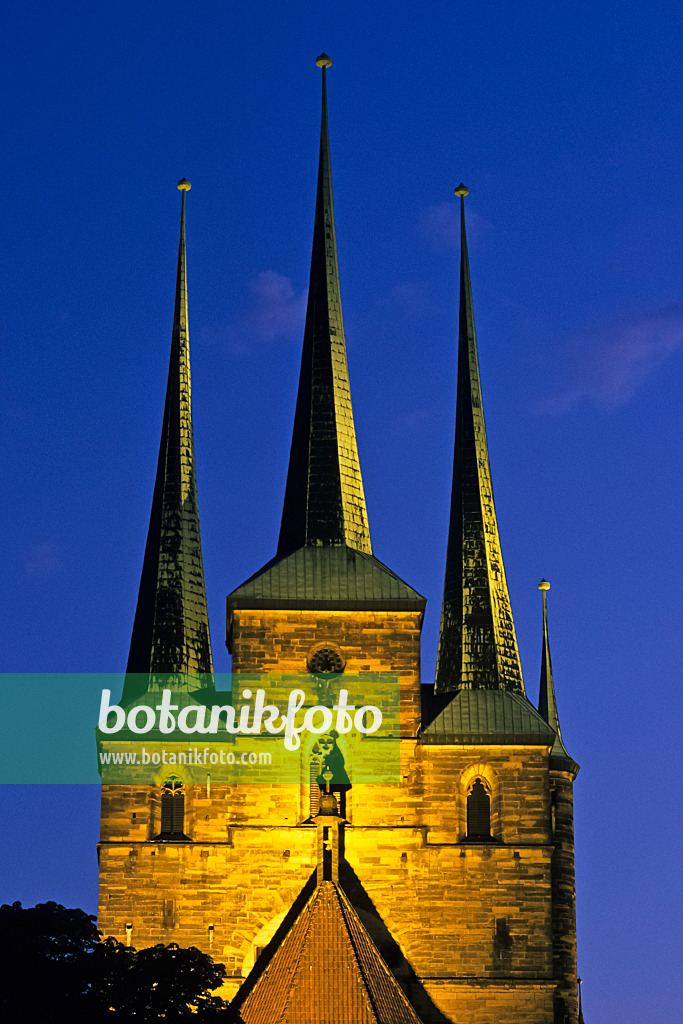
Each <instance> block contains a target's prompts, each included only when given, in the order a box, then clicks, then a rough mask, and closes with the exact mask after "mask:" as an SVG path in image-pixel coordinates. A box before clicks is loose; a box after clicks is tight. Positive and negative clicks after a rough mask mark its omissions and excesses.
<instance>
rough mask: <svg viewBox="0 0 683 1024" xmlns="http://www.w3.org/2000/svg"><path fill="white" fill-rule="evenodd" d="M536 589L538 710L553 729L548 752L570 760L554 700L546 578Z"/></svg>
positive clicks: (563, 759)
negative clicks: (539, 615)
mask: <svg viewBox="0 0 683 1024" xmlns="http://www.w3.org/2000/svg"><path fill="white" fill-rule="evenodd" d="M538 589H539V590H540V591H541V593H542V594H543V646H542V648H541V685H540V688H539V692H538V712H539V714H540V715H541V717H542V718H543V719H544V721H546V722H547V723H548V725H549V726H550V728H551V729H554V730H555V742H554V744H553V748H552V750H551V752H550V756H551V758H553V759H559V760H562V761H570V762H571V761H572V758H571V757H570V756H569V754H568V753H567V749H566V747H565V745H564V743H563V742H562V733H561V732H560V719H559V717H558V714H557V703H556V701H555V687H554V685H553V666H552V662H551V660H550V640H549V639H548V601H547V596H546V595H547V593H548V591H549V590H550V584H549V583H548V581H547V580H541V582H540V583H539V584H538ZM572 763H573V762H572Z"/></svg>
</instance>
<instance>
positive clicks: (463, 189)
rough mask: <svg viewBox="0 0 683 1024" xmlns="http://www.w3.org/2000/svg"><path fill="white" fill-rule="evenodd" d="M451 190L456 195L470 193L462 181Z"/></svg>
mask: <svg viewBox="0 0 683 1024" xmlns="http://www.w3.org/2000/svg"><path fill="white" fill-rule="evenodd" d="M453 191H454V192H455V194H456V196H468V195H469V194H470V190H469V189H468V187H467V185H463V183H462V182H460V184H459V185H458V187H457V188H454V189H453Z"/></svg>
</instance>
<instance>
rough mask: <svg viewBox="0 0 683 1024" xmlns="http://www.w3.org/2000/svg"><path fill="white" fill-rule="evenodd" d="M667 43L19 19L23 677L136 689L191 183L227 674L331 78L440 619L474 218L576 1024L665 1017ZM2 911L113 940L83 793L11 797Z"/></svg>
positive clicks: (449, 31)
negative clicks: (84, 914) (118, 677)
mask: <svg viewBox="0 0 683 1024" xmlns="http://www.w3.org/2000/svg"><path fill="white" fill-rule="evenodd" d="M680 41H681V14H680V9H679V7H678V5H677V4H674V3H657V2H655V3H654V4H651V5H650V6H649V7H648V8H647V10H646V9H645V8H643V6H642V5H640V4H639V5H636V4H635V3H632V2H626V3H622V4H613V3H610V4H606V3H603V4H597V5H596V4H594V3H592V4H588V3H586V2H578V3H572V4H565V3H559V4H553V5H549V4H544V3H540V2H535V0H532V2H526V3H517V4H514V5H513V4H504V3H502V2H493V0H491V2H483V3H480V4H477V5H475V6H474V7H468V8H462V7H457V6H454V5H453V4H450V3H439V2H437V3H431V4H429V5H424V4H421V5H418V4H408V3H400V2H398V3H392V4H389V3H385V2H383V0H379V2H377V3H375V4H373V5H372V7H371V8H370V7H368V6H367V5H365V4H360V3H357V2H353V0H352V2H349V3H346V4H344V5H343V8H341V7H340V8H339V9H337V10H333V9H332V8H331V6H330V5H325V4H320V3H315V4H313V3H310V4H309V3H298V4H294V5H291V4H284V3H280V2H274V3H270V4H266V5H263V6H261V7H259V8H250V9H247V8H246V7H245V8H243V9H239V10H238V9H237V8H236V7H235V8H234V9H233V6H232V5H227V4H225V3H210V2H198V3H196V4H195V5H194V6H193V7H192V8H188V6H187V5H186V4H181V3H179V2H177V0H166V2H164V3H156V2H144V0H143V2H136V3H132V2H117V3H116V4H114V3H110V2H109V0H102V2H99V3H97V4H89V3H84V2H83V3H77V2H73V0H71V2H69V0H67V2H66V3H65V4H62V5H60V6H59V7H55V6H54V5H53V4H47V3H43V2H40V0H36V2H33V3H31V4H28V5H24V6H23V7H21V8H19V7H18V6H16V5H15V7H14V8H13V9H12V10H8V11H7V12H6V15H5V20H4V25H3V42H2V46H3V50H4V53H3V57H2V61H1V62H0V74H1V75H2V77H3V79H4V81H3V83H2V94H3V99H4V102H3V108H4V109H3V115H2V117H3V137H4V141H5V153H6V155H5V160H4V163H3V178H4V196H5V201H4V204H3V221H4V224H3V227H4V232H5V239H6V241H5V248H4V255H5V259H4V261H3V271H2V282H1V287H2V306H1V308H0V339H1V349H2V363H3V367H2V374H1V375H0V378H1V383H0V386H1V387H2V401H1V403H0V406H1V408H2V422H3V455H4V459H3V464H4V482H5V488H4V494H5V501H4V502H3V505H4V509H3V511H4V515H3V521H4V526H3V537H4V540H5V558H4V566H3V568H4V570H5V572H4V574H3V575H4V579H5V583H4V587H3V591H4V593H5V594H8V595H9V600H7V601H6V602H5V605H6V606H5V610H4V613H3V625H4V627H5V628H4V631H3V632H4V643H3V665H4V668H5V669H6V670H7V671H13V672H32V671H41V672H51V671H58V672H110V671H120V670H122V668H123V667H124V665H125V660H126V656H127V650H128V643H129V640H130V631H131V626H132V621H133V613H134V608H135V599H136V595H137V585H138V580H139V573H140V567H141V562H142V553H143V549H144V542H145V536H146V529H147V520H148V515H149V507H150V501H151V493H152V486H153V479H154V471H155V466H156V457H157V450H158V441H159V430H160V422H161V414H162V409H163V398H164V386H165V375H166V366H167V360H168V347H169V343H170V332H171V317H172V307H173V288H174V280H175V255H176V246H177V231H178V214H179V195H178V193H177V191H176V189H175V183H176V181H177V180H178V179H179V178H181V177H188V178H189V179H190V180H191V182H192V186H193V188H192V191H191V192H190V193H189V196H188V199H187V235H188V281H189V297H190V330H191V351H192V374H193V401H194V424H195V445H196V454H197V463H198V483H199V501H200V512H201V518H202V538H203V546H204V559H205V567H206V576H207V588H208V598H209V614H210V619H211V629H212V637H213V650H214V659H215V663H216V667H217V669H219V670H221V671H228V670H229V667H230V664H229V658H228V655H227V652H226V650H225V647H224V645H223V634H224V599H225V595H226V594H227V593H228V592H229V591H231V590H232V589H233V588H234V587H235V586H237V585H238V584H239V583H240V582H242V580H243V579H245V578H246V577H247V576H249V575H250V574H251V573H252V572H253V571H255V570H256V569H257V568H258V567H259V566H261V565H263V564H264V563H265V562H266V561H267V560H268V559H269V558H270V557H271V555H272V554H273V552H274V548H275V544H276V540H277V532H278V526H279V515H280V511H281V505H282V496H283V491H284V482H285V474H286V469H287V459H288V454H289V441H290V432H291V425H292V419H293V411H294V402H295V397H296V385H297V378H298V366H299V359H300V346H301V338H302V331H303V309H304V303H305V290H306V287H307V283H308V265H309V259H310V244H311V237H312V224H313V209H314V201H315V176H316V160H317V146H318V131H319V91H320V72H319V71H318V69H317V68H316V67H315V64H314V59H315V57H316V56H317V54H318V53H320V52H321V51H322V50H323V49H324V50H326V51H327V52H328V53H330V54H331V55H332V57H333V58H334V66H333V67H332V69H331V70H330V73H329V112H330V132H331V144H332V164H333V178H334V190H335V209H336V222H337V239H338V246H339V260H340V272H341V282H342V299H343V304H344V319H345V329H346V339H347V348H348V358H349V368H350V375H351V388H352V396H353V400H354V412H355V418H356V429H357V433H358V443H359V452H360V459H361V467H362V470H363V476H364V483H365V490H366V497H367V504H368V513H369V517H370V527H371V532H372V536H373V544H374V548H375V553H376V554H377V555H378V557H379V558H380V559H381V560H382V561H384V562H385V563H386V564H388V565H389V566H390V567H391V568H392V569H393V570H394V571H396V572H397V573H398V574H399V575H401V576H402V577H403V578H404V579H406V580H407V581H408V582H409V583H410V584H411V585H412V586H414V587H415V588H416V589H417V590H419V591H420V592H421V593H423V594H424V595H425V596H426V597H427V598H428V601H429V604H428V612H427V616H426V620H425V627H424V661H423V674H424V678H425V680H427V679H429V678H430V675H431V674H433V669H434V661H435V656H436V639H437V631H438V618H439V605H440V598H441V588H442V582H443V580H442V576H443V563H444V557H445V544H446V532H447V516H448V502H449V491H450V472H451V460H452V445H453V421H454V389H455V337H456V309H457V269H458V266H457V260H458V254H457V230H456V223H457V203H456V201H455V199H454V198H453V195H452V190H453V187H454V186H455V185H456V184H457V183H458V182H459V181H461V180H462V181H464V182H465V183H466V184H467V185H468V186H469V188H470V190H471V194H470V197H469V199H468V201H467V202H468V237H469V246H470V262H471V270H472V282H473V292H474V304H475V317H476V323H477V334H478V340H479V355H480V364H481V373H482V383H483V389H484V405H485V413H486V420H487V429H488V437H489V449H490V456H491V468H492V474H493V483H494V490H495V497H496V506H497V512H498V520H499V526H500V531H501V539H502V545H503V555H504V558H505V563H506V570H507V575H508V582H509V586H510V592H511V598H512V606H513V612H514V615H515V622H516V626H517V633H518V639H519V644H520V650H521V656H522V664H523V668H524V673H525V680H526V685H527V691H528V693H529V695H530V697H531V698H532V699H533V700H535V699H536V696H537V688H538V671H539V661H540V618H541V603H540V595H539V594H538V591H537V589H536V585H537V583H538V581H539V579H540V578H541V577H542V576H546V577H547V578H548V579H549V580H550V581H551V584H552V589H551V591H550V595H549V614H550V626H551V646H552V653H553V664H554V669H555V681H556V688H557V692H558V700H559V706H560V718H561V722H562V729H563V735H564V738H565V741H566V744H567V747H568V749H569V751H570V753H571V754H572V755H573V756H574V757H575V758H576V759H577V760H578V761H579V762H580V763H581V764H582V766H583V767H582V771H581V774H580V775H579V778H578V781H577V783H576V786H575V795H576V843H577V898H578V924H579V965H580V966H579V969H580V972H581V973H582V975H583V977H584V978H585V985H584V1004H585V1010H586V1019H587V1020H590V1019H592V1020H594V1021H595V1020H601V1021H602V1022H603V1024H611V1022H615V1024H616V1022H617V1021H618V1022H619V1024H629V1022H633V1024H636V1022H641V1021H642V1020H645V1019H652V1020H657V1021H658V1022H659V1024H666V1022H669V1021H671V1022H673V1021H674V1020H676V1021H677V1020H679V1019H680V991H678V992H676V991H675V987H676V986H678V985H679V982H678V980H677V979H678V977H679V973H680V972H678V971H677V970H676V969H675V965H674V956H675V952H676V946H677V945H678V944H679V943H678V938H677V927H676V925H677V920H678V917H677V909H676V908H678V913H680V888H679V887H678V886H679V879H678V874H679V869H678V863H677V855H676V851H675V845H674V835H675V833H677V832H678V825H677V822H676V821H675V815H674V814H672V797H671V792H672V790H673V791H674V792H675V791H676V782H675V780H676V778H677V771H676V766H675V761H674V749H675V746H676V743H675V741H676V739H677V736H678V731H677V730H678V726H677V722H680V715H681V709H682V704H683V701H682V698H681V690H680V682H679V679H680V664H679V651H680V649H681V642H682V640H683V637H682V636H681V626H680V607H681V571H680V565H681V541H680V526H679V520H680V505H681V483H680V461H681V460H680V450H681V442H680V438H681V426H682V424H681V403H680V399H679V393H680V379H681V368H682V365H683V287H682V285H681V281H682V280H683V273H682V270H683V267H682V266H681V263H682V260H681V246H680V239H681V237H682V235H683V230H682V229H683V223H682V220H683V218H682V215H681V203H680V194H679V193H680V165H681V156H682V155H683V153H682V149H683V147H682V145H681V136H680V111H681V99H682V97H681V93H682V91H683V89H682V86H681V75H680V57H679V54H680ZM2 797H3V801H4V805H5V809H4V822H5V827H4V829H3V834H2V842H3V844H6V846H7V850H6V852H5V854H4V856H5V860H6V865H5V869H4V870H3V878H2V883H1V888H2V892H1V893H0V898H2V899H3V900H10V901H11V900H13V899H22V900H23V901H24V902H25V903H27V904H32V903H33V902H36V901H38V900H46V899H57V900H60V901H63V902H66V903H71V904H75V905H80V906H83V907H85V908H86V909H88V910H94V908H95V904H96V861H95V842H96V838H97V810H98V809H97V799H96V794H95V793H94V792H93V791H92V790H88V791H81V790H79V789H78V788H76V789H61V790H56V789H54V788H52V789H49V790H45V791H42V792H38V791H35V790H31V791H30V792H29V791H25V790H21V791H20V790H19V789H18V788H17V787H7V788H5V789H4V791H3V792H2Z"/></svg>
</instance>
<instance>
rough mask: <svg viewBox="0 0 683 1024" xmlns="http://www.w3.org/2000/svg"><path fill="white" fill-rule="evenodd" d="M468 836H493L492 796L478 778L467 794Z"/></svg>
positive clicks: (473, 837) (469, 837) (478, 837)
mask: <svg viewBox="0 0 683 1024" xmlns="http://www.w3.org/2000/svg"><path fill="white" fill-rule="evenodd" d="M467 838H468V839H490V838H491V797H490V796H489V795H488V793H487V792H486V788H485V787H484V785H483V784H482V782H481V779H477V780H476V782H475V783H474V785H473V786H472V788H471V790H470V791H469V794H468V796H467Z"/></svg>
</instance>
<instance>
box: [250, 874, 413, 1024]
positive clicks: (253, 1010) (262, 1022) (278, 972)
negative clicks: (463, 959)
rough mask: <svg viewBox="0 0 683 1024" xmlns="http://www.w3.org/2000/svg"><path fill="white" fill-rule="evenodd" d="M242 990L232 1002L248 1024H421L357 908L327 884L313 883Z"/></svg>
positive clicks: (341, 893) (329, 883) (336, 888)
mask: <svg viewBox="0 0 683 1024" xmlns="http://www.w3.org/2000/svg"><path fill="white" fill-rule="evenodd" d="M254 971H255V972H257V971H258V963H257V964H256V966H255V968H254ZM252 980H253V979H252ZM245 989H246V991H247V995H246V997H244V998H243V999H242V1000H240V996H239V994H238V996H237V999H236V1002H235V1004H234V1005H235V1007H236V1008H238V1009H239V1016H238V1019H239V1020H240V1021H242V1022H243V1024H420V1021H419V1018H418V1016H417V1014H416V1013H415V1011H414V1010H413V1009H412V1007H411V1006H410V1004H409V1002H408V1000H407V999H406V997H405V995H404V994H403V991H402V989H401V988H400V986H399V984H398V982H397V981H396V979H395V977H394V976H393V974H392V973H391V971H390V970H389V968H388V967H387V965H386V964H385V962H384V960H383V959H382V957H381V955H380V953H379V952H378V950H377V948H376V946H375V945H374V943H373V941H372V939H371V938H370V936H369V935H368V933H367V931H366V930H365V928H364V927H363V924H362V923H361V920H360V918H359V917H358V915H357V913H356V912H355V910H354V909H353V907H352V906H351V904H350V903H349V901H348V899H347V898H346V896H345V895H344V893H343V892H342V890H341V889H339V888H338V887H337V886H336V885H335V884H334V883H333V882H330V881H324V882H322V883H321V884H320V885H319V886H318V887H317V888H316V890H315V892H314V893H313V895H312V896H311V898H310V900H309V901H308V903H307V904H306V905H305V907H304V908H303V910H302V911H301V913H300V914H299V916H298V917H297V918H296V920H295V921H294V923H293V924H292V926H291V928H290V929H289V931H288V932H287V933H286V935H285V936H284V938H283V940H282V942H281V943H280V945H279V946H278V947H277V949H276V950H275V952H274V954H273V956H272V958H271V960H270V962H269V963H268V964H267V966H266V967H265V969H264V970H263V971H262V972H261V973H260V976H259V977H258V978H257V980H256V981H255V983H254V984H253V986H251V987H250V980H249V979H247V981H246V982H245Z"/></svg>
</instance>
